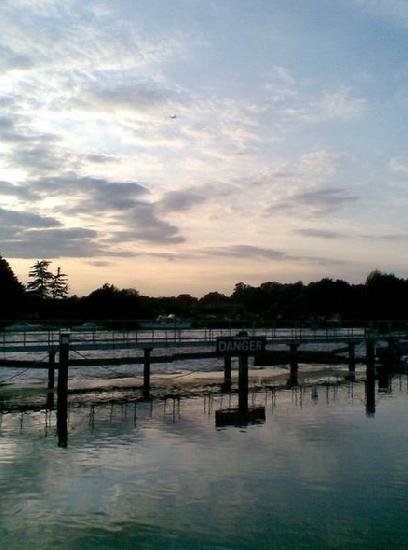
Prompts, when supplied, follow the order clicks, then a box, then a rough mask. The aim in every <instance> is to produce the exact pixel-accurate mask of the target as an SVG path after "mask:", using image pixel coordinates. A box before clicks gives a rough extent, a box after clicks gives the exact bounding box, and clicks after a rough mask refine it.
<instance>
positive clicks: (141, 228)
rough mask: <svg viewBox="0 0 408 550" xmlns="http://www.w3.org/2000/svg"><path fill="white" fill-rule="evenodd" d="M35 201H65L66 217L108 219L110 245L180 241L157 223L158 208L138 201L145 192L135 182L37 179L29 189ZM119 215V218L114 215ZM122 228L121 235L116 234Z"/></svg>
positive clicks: (169, 228)
mask: <svg viewBox="0 0 408 550" xmlns="http://www.w3.org/2000/svg"><path fill="white" fill-rule="evenodd" d="M30 189H31V191H32V192H33V193H34V194H36V195H37V196H38V197H45V196H48V197H49V196H56V197H63V198H67V197H68V198H69V199H68V200H67V202H66V205H65V206H64V207H63V211H64V212H65V213H68V214H74V213H75V214H78V213H79V214H81V213H85V214H89V215H91V216H92V215H93V214H95V215H98V216H99V215H100V214H102V213H105V214H106V215H107V216H108V215H109V219H108V218H106V222H107V232H109V231H111V232H112V233H113V234H112V237H111V239H112V240H113V241H114V242H122V243H125V242H127V241H135V240H140V241H146V242H151V243H162V244H169V243H171V244H175V243H180V242H183V241H184V239H183V238H182V237H181V236H180V235H178V227H177V226H175V225H173V224H171V223H169V222H167V221H166V220H163V219H161V217H160V216H159V211H160V209H159V207H158V206H157V205H156V204H154V203H150V202H147V201H143V200H141V199H140V198H141V197H143V195H147V194H148V193H149V190H148V189H147V188H146V187H144V186H143V185H141V184H140V183H135V182H111V181H107V180H105V179H102V178H91V177H78V176H77V175H75V174H67V175H65V176H62V177H56V178H40V179H38V180H35V181H33V182H32V183H31V185H30ZM119 212H120V213H121V214H120V217H119V215H118V213H119ZM119 227H123V228H124V229H123V230H122V231H118V228H119Z"/></svg>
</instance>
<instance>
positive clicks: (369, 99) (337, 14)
mask: <svg viewBox="0 0 408 550" xmlns="http://www.w3.org/2000/svg"><path fill="white" fill-rule="evenodd" d="M407 54H408V3H407V2H406V0H309V1H305V0H171V1H167V0H65V1H64V2H61V1H60V0H2V1H1V3H0V69H1V70H0V142H1V143H0V199H1V202H0V235H1V239H0V254H1V255H2V256H3V257H5V258H7V259H8V260H9V262H10V263H11V265H12V267H13V268H14V269H15V271H16V273H17V274H18V276H19V277H20V279H21V280H22V281H25V280H26V277H27V271H28V268H29V266H30V265H31V264H32V263H33V261H34V260H36V259H39V258H47V259H51V260H53V266H55V268H56V267H57V266H59V265H60V266H62V268H63V270H64V271H65V272H66V273H68V275H69V279H70V284H71V290H72V292H76V293H79V294H83V293H87V292H89V291H91V290H92V289H94V288H96V287H97V286H99V285H101V284H102V283H104V282H107V281H109V282H112V283H114V284H116V285H117V286H120V287H135V288H137V289H138V290H139V291H141V292H142V293H148V294H155V295H157V294H170V293H182V292H190V293H193V294H195V295H201V294H203V293H205V292H207V291H209V290H215V289H217V290H221V291H224V292H227V293H229V292H230V291H231V290H232V288H233V286H234V283H236V282H238V281H245V282H248V283H251V284H259V283H260V282H262V281H272V280H278V281H295V280H304V281H310V280H315V279H319V278H321V277H324V276H329V277H339V278H344V279H347V280H351V281H362V280H364V278H365V276H366V275H367V273H368V272H369V271H370V270H372V269H374V268H379V269H382V270H386V271H393V272H395V273H396V274H398V275H400V276H405V277H406V276H408V264H407V261H406V248H407V244H408V221H407V215H406V212H407V207H408V189H407V180H408V144H407V139H406V128H407V113H408V55H407Z"/></svg>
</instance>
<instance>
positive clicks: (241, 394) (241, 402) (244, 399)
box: [238, 353, 248, 414]
mask: <svg viewBox="0 0 408 550" xmlns="http://www.w3.org/2000/svg"><path fill="white" fill-rule="evenodd" d="M238 409H239V412H240V413H244V414H246V413H247V412H248V355H247V354H245V353H241V354H240V355H239V379H238Z"/></svg>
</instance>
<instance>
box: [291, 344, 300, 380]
mask: <svg viewBox="0 0 408 550" xmlns="http://www.w3.org/2000/svg"><path fill="white" fill-rule="evenodd" d="M289 347H290V353H289V367H290V376H289V385H291V386H297V385H298V369H299V363H298V353H297V351H298V348H299V344H297V343H294V342H292V343H291V344H289Z"/></svg>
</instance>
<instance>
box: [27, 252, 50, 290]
mask: <svg viewBox="0 0 408 550" xmlns="http://www.w3.org/2000/svg"><path fill="white" fill-rule="evenodd" d="M50 264H51V262H50V261H49V260H37V261H36V262H35V264H34V265H33V266H31V269H30V271H29V272H28V278H29V281H28V283H27V290H28V291H30V292H32V293H33V294H34V295H35V296H38V298H41V299H44V298H49V297H50V296H51V285H52V281H53V279H54V275H53V274H52V273H51V271H48V267H49V266H50Z"/></svg>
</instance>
